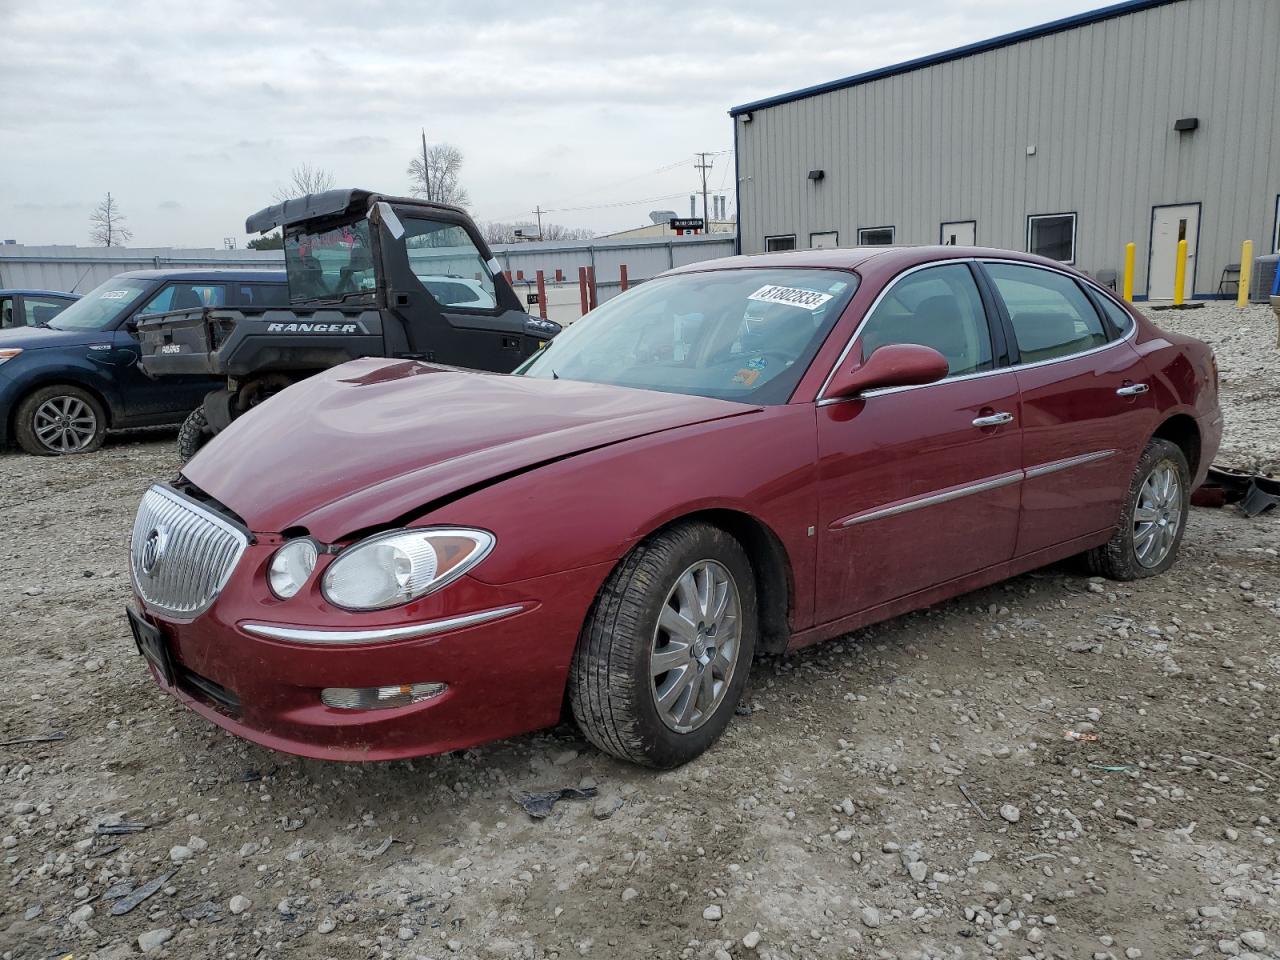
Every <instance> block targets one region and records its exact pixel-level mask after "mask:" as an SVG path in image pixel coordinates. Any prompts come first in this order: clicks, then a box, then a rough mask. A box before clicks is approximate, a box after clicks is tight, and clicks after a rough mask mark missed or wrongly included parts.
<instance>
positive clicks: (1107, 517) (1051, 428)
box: [983, 262, 1155, 556]
mask: <svg viewBox="0 0 1280 960" xmlns="http://www.w3.org/2000/svg"><path fill="white" fill-rule="evenodd" d="M983 269H984V270H985V271H986V273H987V276H988V277H989V278H990V281H991V286H992V288H993V289H994V290H995V292H996V295H997V298H998V301H999V306H1000V309H1001V311H1002V314H1003V317H1002V319H1003V320H1004V322H1005V323H1006V324H1007V331H1008V339H1009V340H1010V341H1011V350H1013V351H1015V359H1016V360H1017V365H1016V366H1015V367H1014V370H1015V371H1016V375H1017V380H1018V387H1019V390H1020V391H1021V395H1022V445H1023V465H1024V468H1025V470H1026V479H1025V480H1024V481H1023V484H1022V517H1021V520H1020V522H1019V530H1018V547H1017V552H1018V555H1019V556H1023V555H1025V554H1029V553H1034V552H1036V551H1037V550H1043V549H1047V548H1050V547H1054V546H1055V545H1058V544H1062V543H1066V542H1069V541H1071V540H1075V539H1077V538H1083V537H1088V536H1091V535H1093V534H1096V533H1098V532H1100V531H1102V530H1107V529H1110V528H1111V527H1113V526H1114V525H1115V523H1116V521H1117V519H1118V518H1119V512H1120V505H1121V504H1122V502H1123V500H1124V497H1125V495H1126V493H1127V491H1128V487H1129V480H1130V477H1131V476H1132V474H1133V471H1134V469H1135V467H1136V465H1137V460H1138V457H1139V456H1140V455H1141V453H1142V449H1143V447H1144V446H1145V445H1146V441H1147V438H1148V437H1149V436H1150V435H1151V431H1152V430H1153V429H1154V418H1155V407H1154V401H1153V399H1152V394H1151V393H1150V392H1149V389H1148V386H1149V385H1148V384H1146V382H1145V380H1146V371H1145V368H1144V366H1143V364H1142V360H1141V358H1140V357H1139V355H1138V352H1137V351H1136V350H1135V349H1134V348H1133V347H1132V345H1131V344H1130V342H1129V340H1128V339H1127V337H1126V334H1127V333H1128V332H1129V331H1127V330H1126V331H1117V330H1116V329H1115V328H1114V327H1113V326H1112V325H1111V324H1110V323H1108V322H1105V321H1104V320H1103V318H1102V316H1101V315H1100V314H1099V311H1098V310H1097V308H1096V306H1095V304H1094V302H1093V301H1092V300H1091V299H1090V298H1089V296H1088V295H1087V294H1086V292H1085V288H1084V286H1083V284H1082V282H1081V281H1080V280H1078V279H1077V278H1075V277H1073V276H1071V275H1070V274H1067V273H1065V272H1058V271H1056V270H1052V269H1049V268H1045V267H1039V266H1034V265H1031V264H1026V263H1012V262H987V263H985V264H984V265H983ZM1097 295H1098V296H1105V294H1102V293H1101V292H1100V291H1099V292H1097Z"/></svg>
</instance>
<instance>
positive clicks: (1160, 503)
mask: <svg viewBox="0 0 1280 960" xmlns="http://www.w3.org/2000/svg"><path fill="white" fill-rule="evenodd" d="M1190 506H1191V471H1190V469H1189V468H1188V466H1187V458H1186V455H1185V454H1184V453H1183V452H1182V449H1181V448H1180V447H1179V446H1178V445H1177V444H1175V443H1171V442H1170V441H1168V440H1161V439H1158V438H1156V439H1152V440H1151V441H1150V442H1149V443H1148V444H1147V448H1146V450H1144V451H1143V453H1142V457H1141V458H1140V459H1139V460H1138V467H1137V469H1136V470H1134V472H1133V479H1132V480H1131V481H1130V482H1129V495H1128V497H1127V498H1126V500H1125V505H1124V513H1123V514H1122V515H1121V517H1120V524H1119V526H1117V527H1116V531H1115V534H1114V535H1113V536H1112V537H1111V540H1110V541H1108V542H1107V543H1106V544H1105V545H1103V546H1101V547H1097V548H1096V549H1093V550H1090V551H1089V552H1088V553H1087V554H1085V557H1086V560H1087V562H1088V564H1089V568H1090V570H1092V571H1093V572H1094V573H1099V574H1102V575H1103V576H1105V577H1110V578H1111V579H1112V580H1138V579H1141V578H1142V577H1151V576H1155V575H1156V574H1157V573H1164V571H1166V570H1168V569H1169V568H1170V567H1171V566H1173V564H1174V561H1175V560H1177V559H1178V548H1179V547H1180V546H1181V545H1182V535H1183V533H1184V532H1185V530H1186V528H1187V512H1188V510H1189V509H1190Z"/></svg>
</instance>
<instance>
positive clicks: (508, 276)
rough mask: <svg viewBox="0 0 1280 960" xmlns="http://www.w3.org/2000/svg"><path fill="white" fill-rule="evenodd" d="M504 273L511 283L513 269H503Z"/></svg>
mask: <svg viewBox="0 0 1280 960" xmlns="http://www.w3.org/2000/svg"><path fill="white" fill-rule="evenodd" d="M502 275H503V276H504V277H506V278H507V283H511V271H510V270H503V271H502Z"/></svg>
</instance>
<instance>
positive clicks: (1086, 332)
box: [986, 263, 1107, 363]
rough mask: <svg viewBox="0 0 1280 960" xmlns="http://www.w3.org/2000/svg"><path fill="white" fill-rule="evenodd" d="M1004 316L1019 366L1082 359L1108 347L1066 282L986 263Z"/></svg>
mask: <svg viewBox="0 0 1280 960" xmlns="http://www.w3.org/2000/svg"><path fill="white" fill-rule="evenodd" d="M986 268H987V273H988V274H990V276H991V281H992V283H993V284H995V288H996V291H997V292H998V293H999V294H1000V299H1001V300H1003V301H1004V305H1005V308H1006V309H1007V310H1008V311H1009V321H1010V323H1012V324H1013V333H1014V337H1015V338H1016V339H1017V341H1018V352H1019V353H1020V354H1021V355H1022V362H1023V363H1037V362H1039V361H1041V360H1052V359H1055V358H1057V357H1066V356H1070V355H1071V354H1073V353H1082V352H1084V351H1085V350H1091V349H1093V348H1094V347H1097V346H1101V345H1102V344H1104V343H1106V342H1107V334H1106V331H1105V330H1103V329H1102V318H1100V317H1099V316H1098V311H1097V310H1095V309H1094V308H1093V304H1092V303H1090V302H1089V298H1088V297H1087V296H1085V292H1084V291H1083V290H1081V289H1080V285H1079V284H1077V283H1076V282H1075V281H1074V280H1072V279H1071V278H1070V277H1068V276H1066V275H1065V274H1061V273H1054V272H1053V271H1051V270H1042V269H1040V268H1039V267H1030V266H1021V265H1018V264H1011V263H988V264H987V265H986Z"/></svg>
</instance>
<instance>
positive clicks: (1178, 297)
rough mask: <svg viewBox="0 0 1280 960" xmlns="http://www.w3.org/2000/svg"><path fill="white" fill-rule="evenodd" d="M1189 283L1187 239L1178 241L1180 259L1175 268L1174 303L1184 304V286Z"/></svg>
mask: <svg viewBox="0 0 1280 960" xmlns="http://www.w3.org/2000/svg"><path fill="white" fill-rule="evenodd" d="M1186 284H1187V241H1185V240H1179V241H1178V259H1177V261H1176V263H1175V264H1174V268H1173V305H1174V306H1175V307H1180V306H1182V301H1183V296H1182V291H1183V288H1184V287H1185V286H1186Z"/></svg>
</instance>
